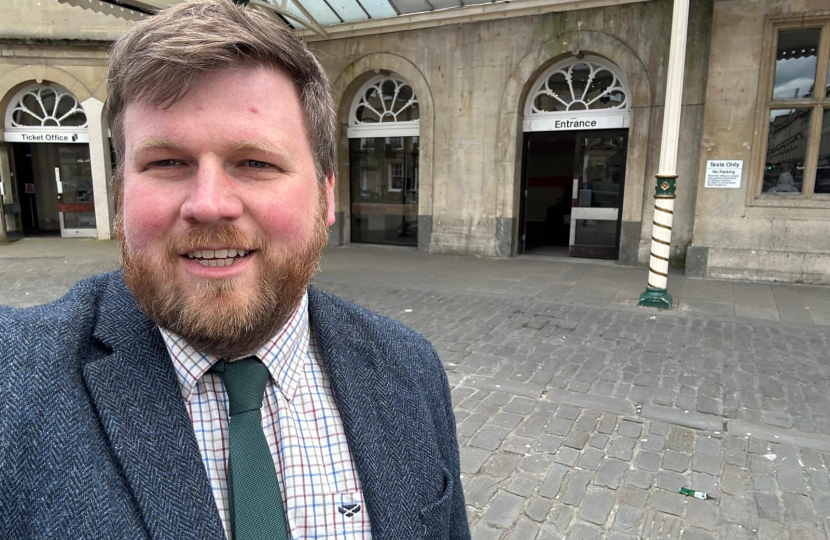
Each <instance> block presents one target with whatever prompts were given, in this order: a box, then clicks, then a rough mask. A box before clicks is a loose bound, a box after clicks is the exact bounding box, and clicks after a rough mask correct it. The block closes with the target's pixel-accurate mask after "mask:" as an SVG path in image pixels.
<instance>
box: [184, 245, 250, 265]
mask: <svg viewBox="0 0 830 540" xmlns="http://www.w3.org/2000/svg"><path fill="white" fill-rule="evenodd" d="M249 253H250V251H249V250H247V249H236V248H228V249H217V250H212V249H205V250H201V251H199V250H196V251H191V252H190V253H188V254H187V257H188V258H189V259H201V260H200V261H199V262H204V261H206V260H213V261H228V262H225V263H221V264H219V266H227V265H230V264H233V262H234V257H244V256H246V255H247V254H249ZM205 266H207V265H205Z"/></svg>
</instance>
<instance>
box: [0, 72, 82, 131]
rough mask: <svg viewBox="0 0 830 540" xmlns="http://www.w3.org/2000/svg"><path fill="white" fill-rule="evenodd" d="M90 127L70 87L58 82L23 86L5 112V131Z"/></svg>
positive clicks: (72, 129) (69, 129) (70, 129)
mask: <svg viewBox="0 0 830 540" xmlns="http://www.w3.org/2000/svg"><path fill="white" fill-rule="evenodd" d="M86 127H87V119H86V113H85V112H84V109H83V108H82V107H81V105H80V104H79V103H78V100H77V99H76V98H75V96H73V95H72V94H71V93H70V92H69V91H68V90H66V89H65V88H63V87H61V86H59V85H57V84H50V85H44V84H33V85H31V86H27V87H26V88H23V89H22V90H21V91H20V92H18V93H17V95H16V96H15V97H14V99H13V100H12V102H11V105H10V106H9V108H8V110H7V112H6V131H15V130H25V131H27V132H32V131H38V128H40V129H43V130H44V131H49V132H54V131H55V130H56V128H58V129H60V128H68V131H78V129H79V128H81V129H83V128H86Z"/></svg>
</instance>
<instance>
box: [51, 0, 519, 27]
mask: <svg viewBox="0 0 830 540" xmlns="http://www.w3.org/2000/svg"><path fill="white" fill-rule="evenodd" d="M58 1H59V2H63V3H65V4H71V5H75V6H78V7H83V8H85V9H92V10H93V11H98V12H101V13H107V14H111V15H115V16H117V17H122V18H129V19H140V18H143V17H145V16H147V15H152V13H154V12H155V11H157V10H159V9H164V8H166V7H170V6H171V5H174V4H177V3H179V2H181V0H98V1H95V0H58ZM239 3H247V4H248V5H251V6H255V7H256V8H258V9H262V10H264V11H267V12H270V13H272V14H274V15H275V16H278V17H280V18H281V19H282V20H283V21H285V23H286V24H287V25H288V26H290V27H291V28H307V29H309V30H312V31H314V32H315V33H317V34H320V35H322V36H325V35H326V31H325V30H324V27H326V26H330V25H337V24H345V23H355V22H361V21H369V20H376V19H389V18H393V17H397V16H400V15H410V14H413V13H429V12H432V11H436V10H441V9H449V8H463V7H465V6H472V5H480V4H496V3H505V2H504V0H247V1H246V0H239Z"/></svg>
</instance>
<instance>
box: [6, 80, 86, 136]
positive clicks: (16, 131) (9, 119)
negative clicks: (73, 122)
mask: <svg viewBox="0 0 830 540" xmlns="http://www.w3.org/2000/svg"><path fill="white" fill-rule="evenodd" d="M44 89H49V90H52V91H54V92H55V94H57V96H58V99H57V100H56V107H57V102H58V101H60V100H62V99H71V100H73V101H74V102H75V105H74V107H73V108H72V111H73V112H74V113H82V114H83V115H84V118H87V116H86V111H85V110H84V108H83V105H81V103H80V102H79V101H78V98H77V97H75V95H74V94H73V93H72V92H70V91H69V90H67V89H66V88H64V87H63V86H61V85H59V84H54V83H50V84H41V83H32V84H29V85H27V86H25V87H23V88H21V89H20V90H19V91H18V92H17V93H16V94H15V95H14V97H13V98H12V100H11V101H10V102H9V105H8V107H6V114H5V119H4V130H5V137H6V140H7V141H10V142H15V141H17V140H18V139H19V137H20V136H21V135H22V134H28V135H38V134H43V135H52V134H61V135H67V136H68V137H69V140H46V139H44V140H32V141H21V142H32V143H50V142H69V143H87V142H89V131H88V126H89V119H88V118H87V122H86V123H85V124H84V125H82V126H62V125H60V119H55V120H56V121H57V122H58V125H57V126H19V125H15V124H14V113H15V111H17V110H18V106H19V105H22V99H23V97H24V96H25V95H26V94H30V93H37V92H39V91H41V90H44ZM38 101H39V102H40V100H39V98H38ZM41 106H43V104H42V102H41ZM32 112H36V111H32ZM37 112H38V113H40V112H47V111H37ZM53 112H54V111H53ZM67 116H69V115H68V114H67V115H64V116H63V117H62V118H66V117H67ZM73 136H74V137H73Z"/></svg>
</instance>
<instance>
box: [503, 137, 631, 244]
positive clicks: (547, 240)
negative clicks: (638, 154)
mask: <svg viewBox="0 0 830 540" xmlns="http://www.w3.org/2000/svg"><path fill="white" fill-rule="evenodd" d="M524 138H525V144H524V148H525V152H524V172H523V193H524V197H523V199H522V201H523V204H522V212H521V216H522V218H521V222H522V231H521V235H520V250H519V251H520V253H525V254H535V255H560V256H570V257H591V258H600V259H617V258H618V257H619V246H620V226H621V223H622V212H621V210H622V202H623V189H624V186H625V163H626V149H627V148H628V130H627V129H616V130H590V131H554V132H529V133H525V136H524Z"/></svg>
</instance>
